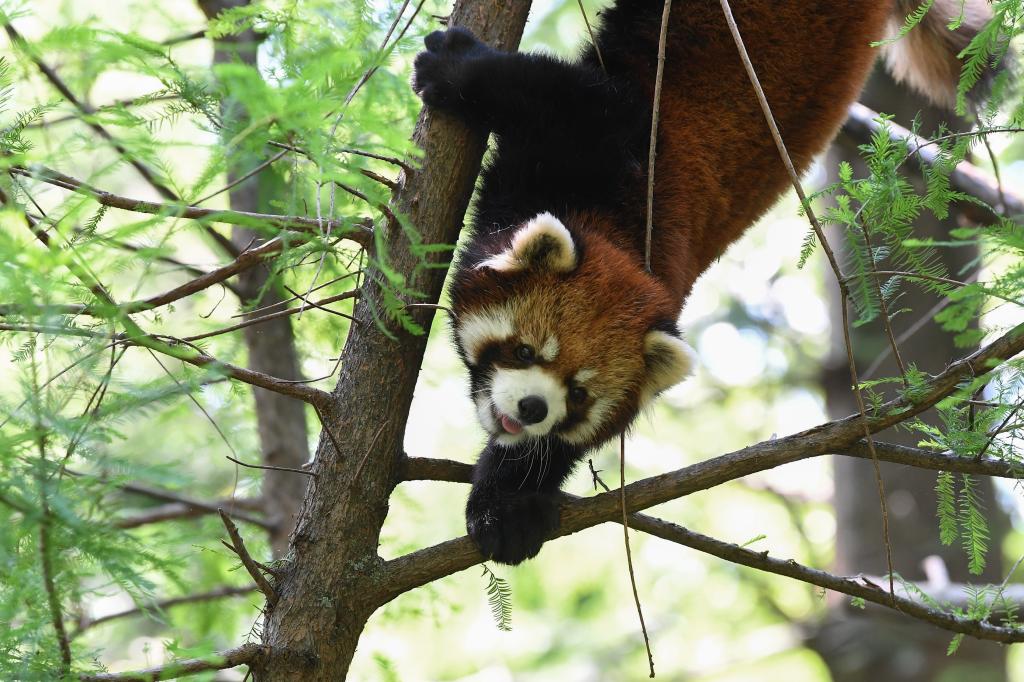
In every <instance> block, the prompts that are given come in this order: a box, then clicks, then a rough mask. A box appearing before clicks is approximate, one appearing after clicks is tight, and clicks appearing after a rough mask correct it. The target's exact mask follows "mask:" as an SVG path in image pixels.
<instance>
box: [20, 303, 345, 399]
mask: <svg viewBox="0 0 1024 682" xmlns="http://www.w3.org/2000/svg"><path fill="white" fill-rule="evenodd" d="M114 305H115V306H116V304H114ZM127 319H128V318H125V320H127ZM132 327H133V329H132V331H133V333H132V334H127V333H120V334H116V335H113V336H111V335H109V334H102V333H100V332H93V331H91V330H88V329H81V328H79V327H60V326H56V325H48V326H46V325H42V326H41V325H31V324H0V331H13V332H26V333H32V334H55V335H61V336H79V337H92V338H107V339H110V340H111V341H112V342H114V343H118V344H122V345H125V346H139V347H142V348H148V349H150V350H152V351H154V352H156V353H160V354H162V355H166V356H168V357H172V358H175V359H177V360H181V361H182V362H186V363H188V364H190V365H194V366H196V367H206V368H210V369H214V370H216V371H218V372H220V373H221V374H222V375H223V376H225V377H227V378H229V379H235V380H236V381H241V382H242V383H244V384H249V385H250V386H256V387H257V388H264V389H266V390H268V391H273V392H274V393H280V394H281V395H286V396H288V397H289V398H295V399H296V400H301V401H303V402H307V403H309V404H310V405H317V406H325V405H327V404H328V403H329V402H330V399H331V394H330V393H328V392H327V391H322V390H320V389H319V388H314V387H312V386H307V385H306V384H304V383H299V382H296V381H294V380H289V379H280V378H278V377H275V376H271V375H269V374H264V373H263V372H256V371H253V370H251V369H246V368H244V367H239V366H238V365H232V364H231V363H228V362H224V361H222V360H218V359H217V358H214V357H212V356H209V355H207V354H206V353H203V352H200V351H198V350H196V349H195V348H192V347H190V346H188V345H187V342H186V341H185V340H183V339H177V338H174V337H165V336H162V337H159V338H158V337H156V336H153V335H151V334H146V333H144V332H141V331H140V330H139V329H138V326H137V325H132ZM163 339H168V341H164V340H163Z"/></svg>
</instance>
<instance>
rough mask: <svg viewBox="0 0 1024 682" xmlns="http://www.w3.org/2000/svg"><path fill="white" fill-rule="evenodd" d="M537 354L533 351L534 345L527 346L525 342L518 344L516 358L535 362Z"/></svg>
mask: <svg viewBox="0 0 1024 682" xmlns="http://www.w3.org/2000/svg"><path fill="white" fill-rule="evenodd" d="M535 356H536V354H535V353H534V351H533V346H527V345H526V344H525V343H521V344H519V345H518V346H516V358H518V359H519V360H522V361H523V362H533V359H534V357H535Z"/></svg>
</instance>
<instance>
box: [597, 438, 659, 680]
mask: <svg viewBox="0 0 1024 682" xmlns="http://www.w3.org/2000/svg"><path fill="white" fill-rule="evenodd" d="M594 479H595V480H597V473H596V472H595V473H594ZM619 506H620V507H621V508H622V538H623V542H624V543H625V547H626V566H627V567H628V568H629V584H630V586H631V587H632V588H633V602H634V603H635V604H636V615H637V616H639V618H640V631H641V632H643V633H644V646H645V647H646V648H647V664H648V666H649V667H650V669H651V677H652V678H653V677H654V653H653V652H652V651H651V639H650V637H648V636H647V624H646V623H644V610H643V608H641V606H640V592H639V591H638V590H637V588H636V573H635V572H634V570H633V552H632V551H630V548H629V512H627V511H626V432H625V431H623V432H622V433H620V434H619Z"/></svg>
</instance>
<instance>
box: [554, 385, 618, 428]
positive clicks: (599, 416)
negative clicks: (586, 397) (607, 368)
mask: <svg viewBox="0 0 1024 682" xmlns="http://www.w3.org/2000/svg"><path fill="white" fill-rule="evenodd" d="M577 376H579V375H577ZM614 406H615V402H614V401H613V400H612V399H611V398H607V397H601V398H597V399H596V400H594V404H593V405H591V406H590V409H589V410H588V411H587V418H586V419H584V420H583V421H582V422H580V423H579V424H577V425H576V426H575V427H574V428H572V429H570V430H569V431H566V432H565V433H563V434H562V440H564V441H566V442H568V443H573V444H574V445H584V444H586V443H592V442H593V439H594V437H595V436H597V432H598V431H600V430H601V426H602V425H603V424H604V420H605V419H607V418H608V416H609V415H610V414H611V413H612V407H614Z"/></svg>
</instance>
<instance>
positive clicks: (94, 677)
mask: <svg viewBox="0 0 1024 682" xmlns="http://www.w3.org/2000/svg"><path fill="white" fill-rule="evenodd" d="M267 654H268V652H267V650H266V649H265V648H264V647H262V646H260V645H259V644H243V645H242V646H240V647H236V648H234V649H228V650H227V651H221V652H220V653H217V654H213V655H212V656H209V657H206V658H189V659H185V660H182V661H171V662H170V663H165V664H164V665H160V666H157V667H155V668H146V669H145V670H136V671H134V672H126V673H99V674H85V675H79V676H78V680H79V682H157V681H158V680H172V679H174V678H177V677H183V676H185V675H194V674H196V673H201V672H206V671H208V670H227V669H228V668H234V667H236V666H240V665H251V664H253V663H256V662H257V661H259V660H260V659H262V658H264V657H265V656H266V655H267Z"/></svg>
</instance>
